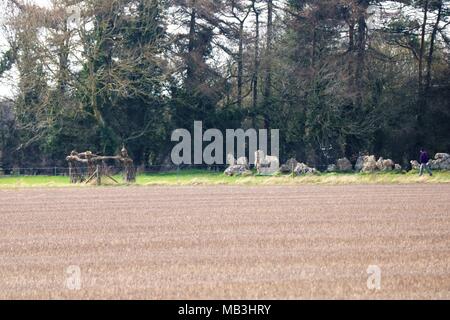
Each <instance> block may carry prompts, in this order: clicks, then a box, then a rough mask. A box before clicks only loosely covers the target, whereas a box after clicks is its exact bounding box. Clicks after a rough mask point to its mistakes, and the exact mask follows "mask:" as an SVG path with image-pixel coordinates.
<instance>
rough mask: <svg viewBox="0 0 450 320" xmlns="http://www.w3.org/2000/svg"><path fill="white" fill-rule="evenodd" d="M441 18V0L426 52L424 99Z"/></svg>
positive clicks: (429, 80)
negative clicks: (427, 51)
mask: <svg viewBox="0 0 450 320" xmlns="http://www.w3.org/2000/svg"><path fill="white" fill-rule="evenodd" d="M441 18H442V1H439V6H438V14H437V17H436V23H435V24H434V26H433V32H432V34H431V39H430V51H429V53H428V59H427V75H426V82H425V92H424V93H425V99H427V97H428V94H429V90H430V87H431V68H432V65H433V54H434V44H435V41H436V35H437V31H438V29H439V23H440V22H441Z"/></svg>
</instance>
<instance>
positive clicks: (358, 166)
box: [355, 156, 364, 172]
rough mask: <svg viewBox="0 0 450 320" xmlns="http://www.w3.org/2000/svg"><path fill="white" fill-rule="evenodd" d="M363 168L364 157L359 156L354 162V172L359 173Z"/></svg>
mask: <svg viewBox="0 0 450 320" xmlns="http://www.w3.org/2000/svg"><path fill="white" fill-rule="evenodd" d="M363 168H364V156H359V157H358V160H356V164H355V170H356V171H357V172H360V171H361V170H362V169H363Z"/></svg>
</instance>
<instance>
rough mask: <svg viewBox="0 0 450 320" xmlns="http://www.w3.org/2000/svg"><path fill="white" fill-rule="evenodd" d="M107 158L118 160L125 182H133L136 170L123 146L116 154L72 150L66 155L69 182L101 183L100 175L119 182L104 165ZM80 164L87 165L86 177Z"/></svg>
mask: <svg viewBox="0 0 450 320" xmlns="http://www.w3.org/2000/svg"><path fill="white" fill-rule="evenodd" d="M108 160H115V161H118V162H120V164H121V166H122V169H123V170H122V171H123V180H124V182H125V183H134V182H135V181H136V170H135V168H134V166H133V159H131V158H130V157H129V156H128V151H127V150H126V149H125V147H124V148H122V150H121V151H120V154H119V155H117V156H99V155H96V154H93V153H92V152H90V151H86V152H83V153H78V152H76V151H72V152H71V153H70V155H69V156H68V157H66V161H67V162H68V163H69V176H70V182H71V183H74V184H75V183H85V184H88V183H91V182H93V181H95V182H96V184H97V185H101V184H102V176H104V177H106V178H108V179H110V180H111V181H113V182H115V183H117V184H118V183H119V182H118V181H117V180H116V179H114V178H113V177H112V176H111V174H110V173H109V172H108V168H107V166H106V165H105V162H106V161H108ZM82 165H86V166H87V178H85V176H84V174H83V170H82V169H83V168H82Z"/></svg>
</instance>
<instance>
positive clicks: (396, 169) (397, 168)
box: [394, 163, 402, 171]
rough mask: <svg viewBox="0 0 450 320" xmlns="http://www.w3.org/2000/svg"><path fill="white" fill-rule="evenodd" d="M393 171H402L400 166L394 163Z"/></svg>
mask: <svg viewBox="0 0 450 320" xmlns="http://www.w3.org/2000/svg"><path fill="white" fill-rule="evenodd" d="M394 170H395V171H402V166H401V165H399V164H398V163H396V164H395V165H394Z"/></svg>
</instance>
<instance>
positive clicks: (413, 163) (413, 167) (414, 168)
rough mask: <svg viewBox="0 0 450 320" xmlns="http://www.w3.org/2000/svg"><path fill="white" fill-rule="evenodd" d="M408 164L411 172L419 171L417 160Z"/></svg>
mask: <svg viewBox="0 0 450 320" xmlns="http://www.w3.org/2000/svg"><path fill="white" fill-rule="evenodd" d="M410 163H411V167H412V169H413V170H419V169H420V163H419V162H418V161H417V160H412V161H411V162H410Z"/></svg>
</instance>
